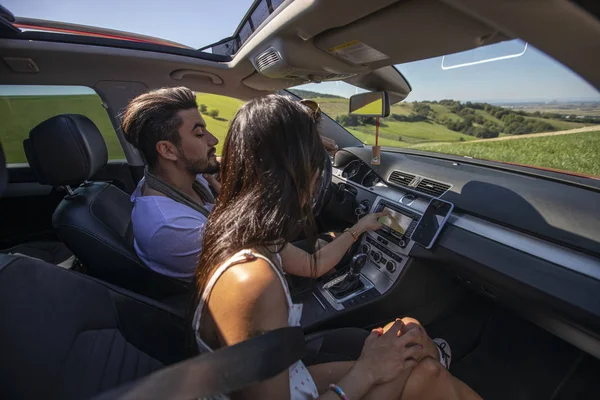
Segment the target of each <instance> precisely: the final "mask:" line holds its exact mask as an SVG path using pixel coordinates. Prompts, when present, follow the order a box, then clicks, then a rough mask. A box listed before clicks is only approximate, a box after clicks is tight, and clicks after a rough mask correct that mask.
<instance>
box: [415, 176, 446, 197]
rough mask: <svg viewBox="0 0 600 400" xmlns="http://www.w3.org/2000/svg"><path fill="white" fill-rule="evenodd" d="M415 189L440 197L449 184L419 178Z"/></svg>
mask: <svg viewBox="0 0 600 400" xmlns="http://www.w3.org/2000/svg"><path fill="white" fill-rule="evenodd" d="M415 189H416V190H417V191H419V192H422V193H425V194H428V195H429V196H433V197H440V196H441V195H443V194H444V193H445V192H446V190H448V189H450V185H448V184H445V183H441V182H436V181H432V180H431V179H421V181H420V182H419V183H418V185H417V187H416V188H415Z"/></svg>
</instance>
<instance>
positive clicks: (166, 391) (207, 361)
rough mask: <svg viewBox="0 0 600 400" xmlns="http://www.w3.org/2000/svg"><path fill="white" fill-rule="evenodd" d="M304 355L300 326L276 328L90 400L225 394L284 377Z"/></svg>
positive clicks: (149, 399)
mask: <svg viewBox="0 0 600 400" xmlns="http://www.w3.org/2000/svg"><path fill="white" fill-rule="evenodd" d="M305 353H306V347H305V343H304V331H303V330H302V328H301V327H286V328H280V329H275V330H273V331H270V332H267V333H265V334H263V335H261V336H258V337H255V338H252V339H249V340H246V341H244V342H241V343H238V344H235V345H233V346H228V347H225V348H222V349H219V350H217V351H215V352H212V353H205V354H202V355H200V356H197V357H194V358H191V359H188V360H185V361H182V362H180V363H177V364H174V365H171V366H169V367H166V368H163V369H161V370H158V371H156V372H154V373H153V374H151V375H149V376H147V377H145V378H142V379H140V380H137V381H135V382H131V383H129V384H126V385H123V386H120V387H118V388H116V389H113V390H110V391H108V392H105V393H102V394H100V395H98V396H96V397H94V398H93V400H109V399H110V400H115V399H118V400H133V399H145V400H159V399H160V400H163V399H170V400H190V399H199V398H200V399H201V398H205V397H210V396H215V395H218V394H224V395H227V394H230V393H233V392H236V391H238V390H241V389H244V388H246V387H248V386H250V385H252V384H254V383H257V382H260V381H264V380H266V379H269V378H272V377H274V376H276V375H278V374H280V373H282V372H283V371H285V370H286V369H287V368H289V367H290V365H292V364H293V363H295V362H296V361H298V360H300V359H301V358H302V357H304V355H305Z"/></svg>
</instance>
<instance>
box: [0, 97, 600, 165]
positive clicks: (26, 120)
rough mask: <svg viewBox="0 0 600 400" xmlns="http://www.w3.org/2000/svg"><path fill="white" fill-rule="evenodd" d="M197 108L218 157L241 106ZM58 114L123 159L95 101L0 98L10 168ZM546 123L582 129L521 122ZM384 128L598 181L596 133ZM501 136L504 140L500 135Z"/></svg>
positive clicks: (216, 101) (1, 134)
mask: <svg viewBox="0 0 600 400" xmlns="http://www.w3.org/2000/svg"><path fill="white" fill-rule="evenodd" d="M316 100H317V101H318V102H319V103H320V105H321V108H322V109H323V111H324V112H325V113H327V114H329V115H330V116H331V117H333V118H335V117H336V116H338V115H342V114H346V113H347V112H348V100H347V99H342V98H316ZM197 102H198V104H199V105H200V104H205V105H206V106H207V109H208V111H210V110H219V116H218V117H217V118H213V117H210V116H208V115H207V114H205V115H204V119H205V120H206V123H207V125H208V129H209V130H210V131H211V132H212V133H213V134H214V135H215V136H216V137H217V138H218V139H219V145H218V146H217V152H218V154H220V153H221V149H222V145H223V141H224V139H225V136H226V134H227V130H228V127H229V124H230V122H231V120H232V119H233V117H234V115H235V113H236V111H237V110H238V109H239V107H240V106H241V105H242V104H243V101H241V100H237V99H233V98H229V97H224V96H218V95H212V94H197ZM430 106H431V108H432V109H433V111H434V112H435V113H436V114H437V115H438V116H447V117H448V118H452V119H461V117H459V116H458V115H456V114H453V113H451V112H450V111H449V110H448V109H447V108H446V107H444V106H442V105H439V104H431V105H430ZM391 111H392V113H394V114H400V115H410V114H411V113H412V104H411V103H400V104H395V105H393V106H392V110H391ZM475 112H476V113H477V114H478V115H482V116H483V117H484V118H486V119H488V120H493V121H495V122H497V123H500V121H499V120H497V119H496V118H494V117H492V116H490V115H489V114H487V113H485V112H484V111H481V110H476V111H475ZM62 113H74V114H83V115H86V116H88V117H89V118H90V119H91V120H92V121H94V123H95V124H96V125H97V126H98V128H99V129H100V131H101V132H102V135H103V136H104V140H105V141H106V144H107V147H108V152H109V158H110V159H124V158H125V156H124V154H123V150H122V148H121V145H120V143H119V140H118V138H117V135H116V133H115V131H114V129H113V127H112V124H111V122H110V120H109V118H108V115H107V113H106V110H105V109H104V107H103V106H102V103H101V101H100V98H99V97H98V96H96V95H59V96H4V97H0V120H1V121H2V122H3V127H2V131H0V138H1V140H2V145H3V147H4V151H5V153H6V155H7V161H8V162H9V163H22V162H27V159H26V157H25V154H24V151H23V140H24V139H25V138H27V137H28V136H29V131H30V130H31V129H32V128H33V127H35V126H36V125H37V124H39V123H40V122H42V121H44V120H46V119H48V118H50V117H52V116H54V115H57V114H62ZM526 118H531V119H538V120H542V121H546V122H548V123H550V124H552V125H554V126H555V127H556V129H560V130H564V129H573V128H580V127H583V126H585V125H586V124H581V123H575V122H569V121H558V120H548V119H541V118H536V117H526ZM383 123H384V124H385V125H387V126H382V127H380V135H379V144H380V145H381V146H391V147H407V148H418V149H421V150H428V151H435V152H441V153H448V154H457V155H463V156H470V157H475V158H481V159H489V160H498V161H506V162H514V163H521V164H529V165H535V166H542V167H548V168H557V169H562V170H568V171H574V172H581V173H584V174H591V175H597V176H600V163H597V161H596V160H597V158H598V154H600V131H594V132H586V133H578V134H568V135H557V136H546V137H539V138H520V139H512V140H506V141H490V142H481V141H479V142H476V143H468V142H469V141H472V140H474V139H476V138H474V137H472V136H468V135H464V134H462V133H459V132H454V131H452V130H449V129H447V128H446V127H445V126H443V125H440V124H437V123H435V122H433V121H431V120H429V121H422V122H400V121H395V120H392V119H391V118H390V119H385V120H384V121H383ZM348 130H349V131H350V133H352V134H353V135H354V136H356V137H357V138H358V139H359V140H361V141H362V142H364V143H366V144H368V145H373V144H375V126H373V125H362V126H358V127H353V128H348ZM500 136H505V135H504V134H501V135H500Z"/></svg>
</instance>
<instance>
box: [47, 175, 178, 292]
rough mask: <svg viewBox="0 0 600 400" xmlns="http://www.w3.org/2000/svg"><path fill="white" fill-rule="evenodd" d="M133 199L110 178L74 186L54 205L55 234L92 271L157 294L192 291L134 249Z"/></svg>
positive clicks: (104, 277)
mask: <svg viewBox="0 0 600 400" xmlns="http://www.w3.org/2000/svg"><path fill="white" fill-rule="evenodd" d="M131 209H132V203H131V201H130V200H129V195H127V194H126V193H125V192H123V191H121V190H120V189H118V188H117V187H115V186H113V185H111V184H108V183H99V182H96V183H92V184H88V185H84V186H81V187H79V188H77V189H75V196H70V197H67V198H65V199H64V200H63V201H62V202H61V203H60V204H59V205H58V207H57V208H56V211H55V212H54V215H53V216H52V223H53V225H54V229H55V230H56V233H57V235H58V236H59V237H60V238H61V240H63V241H64V242H65V243H66V244H67V245H68V246H69V248H71V250H73V252H74V253H75V255H76V256H77V257H78V258H79V260H81V262H82V263H83V265H85V266H87V268H88V273H89V274H90V275H91V276H94V277H96V278H99V279H102V280H104V281H106V282H109V283H112V284H115V285H117V286H120V287H123V288H126V289H128V290H132V291H134V292H136V293H140V294H143V295H146V296H149V297H152V298H155V299H160V298H164V297H169V296H173V295H176V294H178V293H185V292H187V291H188V285H187V284H186V283H183V282H180V281H178V280H176V279H172V278H169V277H166V276H163V275H160V274H158V273H156V272H154V271H152V270H151V269H150V268H148V267H146V266H145V265H144V264H143V263H142V261H141V260H140V259H139V258H138V257H137V255H136V254H135V251H134V250H133V235H132V230H131Z"/></svg>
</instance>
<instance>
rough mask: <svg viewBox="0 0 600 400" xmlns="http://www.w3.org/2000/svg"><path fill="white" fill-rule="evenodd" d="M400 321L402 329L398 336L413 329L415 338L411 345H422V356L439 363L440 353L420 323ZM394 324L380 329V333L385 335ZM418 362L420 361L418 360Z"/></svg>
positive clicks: (414, 320) (410, 319)
mask: <svg viewBox="0 0 600 400" xmlns="http://www.w3.org/2000/svg"><path fill="white" fill-rule="evenodd" d="M400 321H402V323H403V324H404V327H403V328H402V329H401V331H400V332H399V333H398V335H401V334H404V333H406V332H408V331H409V330H411V329H414V330H415V331H416V336H415V340H414V342H412V344H420V345H422V346H423V347H424V349H425V354H424V356H429V357H433V359H434V360H438V361H439V358H440V353H439V352H438V349H437V346H436V344H435V343H433V340H431V338H430V337H429V335H428V334H427V332H426V331H425V328H423V325H421V323H420V322H419V321H417V320H416V319H414V318H410V317H405V318H402V319H400ZM394 322H395V321H392V322H390V323H389V324H387V325H386V326H384V327H383V328H381V329H382V332H383V333H385V332H387V331H388V330H390V328H391V327H392V326H393V325H394ZM418 361H420V359H419V360H418Z"/></svg>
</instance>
